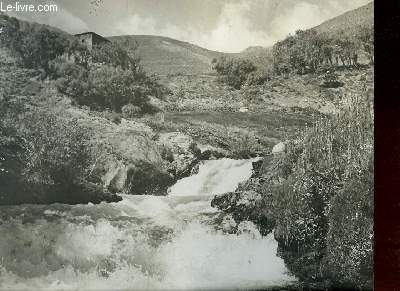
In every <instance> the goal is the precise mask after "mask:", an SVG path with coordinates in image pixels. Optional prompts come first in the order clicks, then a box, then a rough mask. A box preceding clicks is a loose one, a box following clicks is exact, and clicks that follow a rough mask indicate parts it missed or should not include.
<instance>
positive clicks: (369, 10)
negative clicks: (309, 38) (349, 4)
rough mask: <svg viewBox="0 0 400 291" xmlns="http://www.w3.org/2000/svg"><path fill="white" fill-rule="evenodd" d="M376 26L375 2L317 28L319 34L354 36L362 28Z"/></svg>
mask: <svg viewBox="0 0 400 291" xmlns="http://www.w3.org/2000/svg"><path fill="white" fill-rule="evenodd" d="M373 25H374V2H371V3H369V4H367V5H364V6H362V7H360V8H357V9H354V10H351V11H348V12H346V13H344V14H342V15H340V16H337V17H335V18H332V19H330V20H328V21H325V22H323V23H322V24H320V25H318V26H317V27H315V30H316V31H317V32H319V33H328V34H329V35H333V36H336V35H338V34H340V35H341V36H343V35H346V36H349V37H351V36H353V35H354V34H355V33H356V32H357V29H359V28H360V27H362V26H367V27H371V26H373Z"/></svg>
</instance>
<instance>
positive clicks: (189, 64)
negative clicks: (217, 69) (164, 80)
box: [109, 35, 222, 75]
mask: <svg viewBox="0 0 400 291" xmlns="http://www.w3.org/2000/svg"><path fill="white" fill-rule="evenodd" d="M109 39H110V40H111V41H114V42H117V43H120V44H122V45H124V46H126V47H127V48H128V49H129V48H132V47H134V46H135V42H137V44H138V45H139V47H138V50H137V54H138V56H139V57H140V58H141V61H142V65H143V66H144V68H145V70H147V71H149V72H151V73H157V74H159V75H166V74H176V73H182V74H204V73H210V72H211V61H212V59H213V58H214V57H218V56H220V55H222V53H219V52H215V51H211V50H207V49H204V48H201V47H199V46H196V45H193V44H190V43H187V42H183V41H179V40H176V39H172V38H168V37H162V36H152V35H131V36H114V37H110V38H109Z"/></svg>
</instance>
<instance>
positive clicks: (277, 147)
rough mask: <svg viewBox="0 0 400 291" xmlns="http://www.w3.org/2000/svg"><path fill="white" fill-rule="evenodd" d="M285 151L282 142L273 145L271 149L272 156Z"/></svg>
mask: <svg viewBox="0 0 400 291" xmlns="http://www.w3.org/2000/svg"><path fill="white" fill-rule="evenodd" d="M285 149H286V146H285V144H284V143H283V142H280V143H278V144H276V145H274V147H273V148H272V153H273V154H280V153H284V152H285Z"/></svg>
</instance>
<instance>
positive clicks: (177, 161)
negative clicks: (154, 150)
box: [158, 132, 201, 179]
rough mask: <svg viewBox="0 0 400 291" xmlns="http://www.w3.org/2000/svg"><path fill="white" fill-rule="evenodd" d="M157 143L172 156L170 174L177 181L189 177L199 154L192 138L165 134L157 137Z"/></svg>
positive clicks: (178, 133)
mask: <svg viewBox="0 0 400 291" xmlns="http://www.w3.org/2000/svg"><path fill="white" fill-rule="evenodd" d="M158 143H159V145H160V146H161V147H162V148H163V149H164V150H165V149H169V150H170V152H171V154H172V157H171V165H170V173H172V174H173V175H174V176H175V177H176V178H177V179H179V178H183V177H186V176H189V175H190V174H191V172H192V169H193V167H194V166H195V165H196V164H197V163H198V158H199V155H200V153H201V151H200V149H199V148H198V146H197V145H196V143H195V142H194V140H193V138H192V137H190V136H188V135H186V134H183V133H181V132H167V133H161V134H160V135H159V138H158Z"/></svg>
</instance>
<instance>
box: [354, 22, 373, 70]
mask: <svg viewBox="0 0 400 291" xmlns="http://www.w3.org/2000/svg"><path fill="white" fill-rule="evenodd" d="M358 39H359V40H360V42H361V45H362V47H363V49H364V51H365V52H366V53H367V55H368V58H369V61H370V63H371V64H372V63H373V62H374V29H373V28H371V27H367V26H363V27H361V29H360V33H359V35H358Z"/></svg>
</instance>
